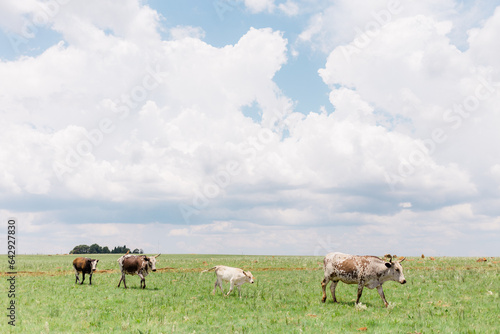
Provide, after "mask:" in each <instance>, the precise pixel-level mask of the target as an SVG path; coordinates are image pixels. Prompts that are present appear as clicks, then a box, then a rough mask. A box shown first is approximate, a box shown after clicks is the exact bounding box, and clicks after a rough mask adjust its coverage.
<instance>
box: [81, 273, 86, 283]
mask: <svg viewBox="0 0 500 334" xmlns="http://www.w3.org/2000/svg"><path fill="white" fill-rule="evenodd" d="M83 281H85V272H84V271H82V281H81V282H80V284H83Z"/></svg>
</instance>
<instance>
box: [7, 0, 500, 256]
mask: <svg viewBox="0 0 500 334" xmlns="http://www.w3.org/2000/svg"><path fill="white" fill-rule="evenodd" d="M0 29H1V30H2V33H1V34H0V166H1V168H0V217H2V220H3V221H4V222H5V223H4V224H3V226H4V228H3V229H2V230H1V231H0V233H1V234H2V235H3V237H2V239H3V240H5V239H6V232H7V228H6V226H7V224H6V222H7V220H8V218H9V217H15V218H16V219H17V228H18V234H17V238H18V252H19V253H22V254H25V253H28V254H29V253H43V254H50V253H67V252H69V251H70V250H71V249H72V248H73V247H74V246H76V245H79V244H87V245H90V244H92V243H98V244H99V245H101V246H108V247H110V248H112V247H114V246H118V245H120V246H121V245H127V246H128V247H130V248H143V249H144V250H145V251H146V252H148V253H153V252H161V253H209V254H210V253H214V254H215V253H217V254H276V255H281V254H290V255H323V254H325V253H327V252H329V251H334V250H336V251H343V252H347V253H355V254H375V255H382V254H385V253H393V254H398V255H400V254H401V255H420V254H421V253H424V254H426V255H434V256H493V255H497V256H498V255H499V251H500V247H499V246H498V240H500V145H499V144H498V143H499V142H500V131H499V130H498V129H499V124H500V109H499V107H498V106H499V105H500V56H499V55H500V39H499V38H498V32H499V31H500V1H486V0H476V1H458V0H455V1H453V0H432V1H431V0H428V1H427V0H425V1H408V0H399V1H398V0H387V1H386V0H376V1H375V0H374V1H370V2H367V1H362V0H332V1H326V0H212V1H207V0H190V1H173V0H172V1H159V0H151V1H139V0H124V1H102V0H99V1H97V0H96V1H80V0H49V1H46V0H43V1H42V0H29V1H22V2H20V1H14V0H10V1H2V2H1V3H0ZM0 237H1V236H0ZM2 244H4V243H2ZM0 252H6V250H5V249H4V250H0Z"/></svg>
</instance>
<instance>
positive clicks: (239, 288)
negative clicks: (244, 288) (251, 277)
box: [238, 285, 241, 298]
mask: <svg viewBox="0 0 500 334" xmlns="http://www.w3.org/2000/svg"><path fill="white" fill-rule="evenodd" d="M238 296H240V298H241V286H240V285H238Z"/></svg>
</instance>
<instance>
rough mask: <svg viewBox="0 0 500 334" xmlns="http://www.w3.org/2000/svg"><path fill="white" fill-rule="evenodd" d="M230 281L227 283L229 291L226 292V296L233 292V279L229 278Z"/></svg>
mask: <svg viewBox="0 0 500 334" xmlns="http://www.w3.org/2000/svg"><path fill="white" fill-rule="evenodd" d="M230 282H231V284H230V285H229V291H228V292H227V294H226V296H229V294H230V293H231V292H233V288H234V281H233V280H231V281H230Z"/></svg>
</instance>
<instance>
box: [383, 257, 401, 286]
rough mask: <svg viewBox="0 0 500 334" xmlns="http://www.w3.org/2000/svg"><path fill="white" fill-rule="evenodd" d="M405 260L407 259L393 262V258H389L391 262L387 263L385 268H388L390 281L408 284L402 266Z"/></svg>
mask: <svg viewBox="0 0 500 334" xmlns="http://www.w3.org/2000/svg"><path fill="white" fill-rule="evenodd" d="M404 260H405V258H403V259H402V260H399V261H396V262H393V261H392V256H391V257H390V258H389V262H386V263H385V266H386V267H387V268H388V275H389V279H390V280H392V281H396V282H399V283H401V284H405V283H406V279H405V275H404V274H403V266H402V265H401V262H403V261H404Z"/></svg>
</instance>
